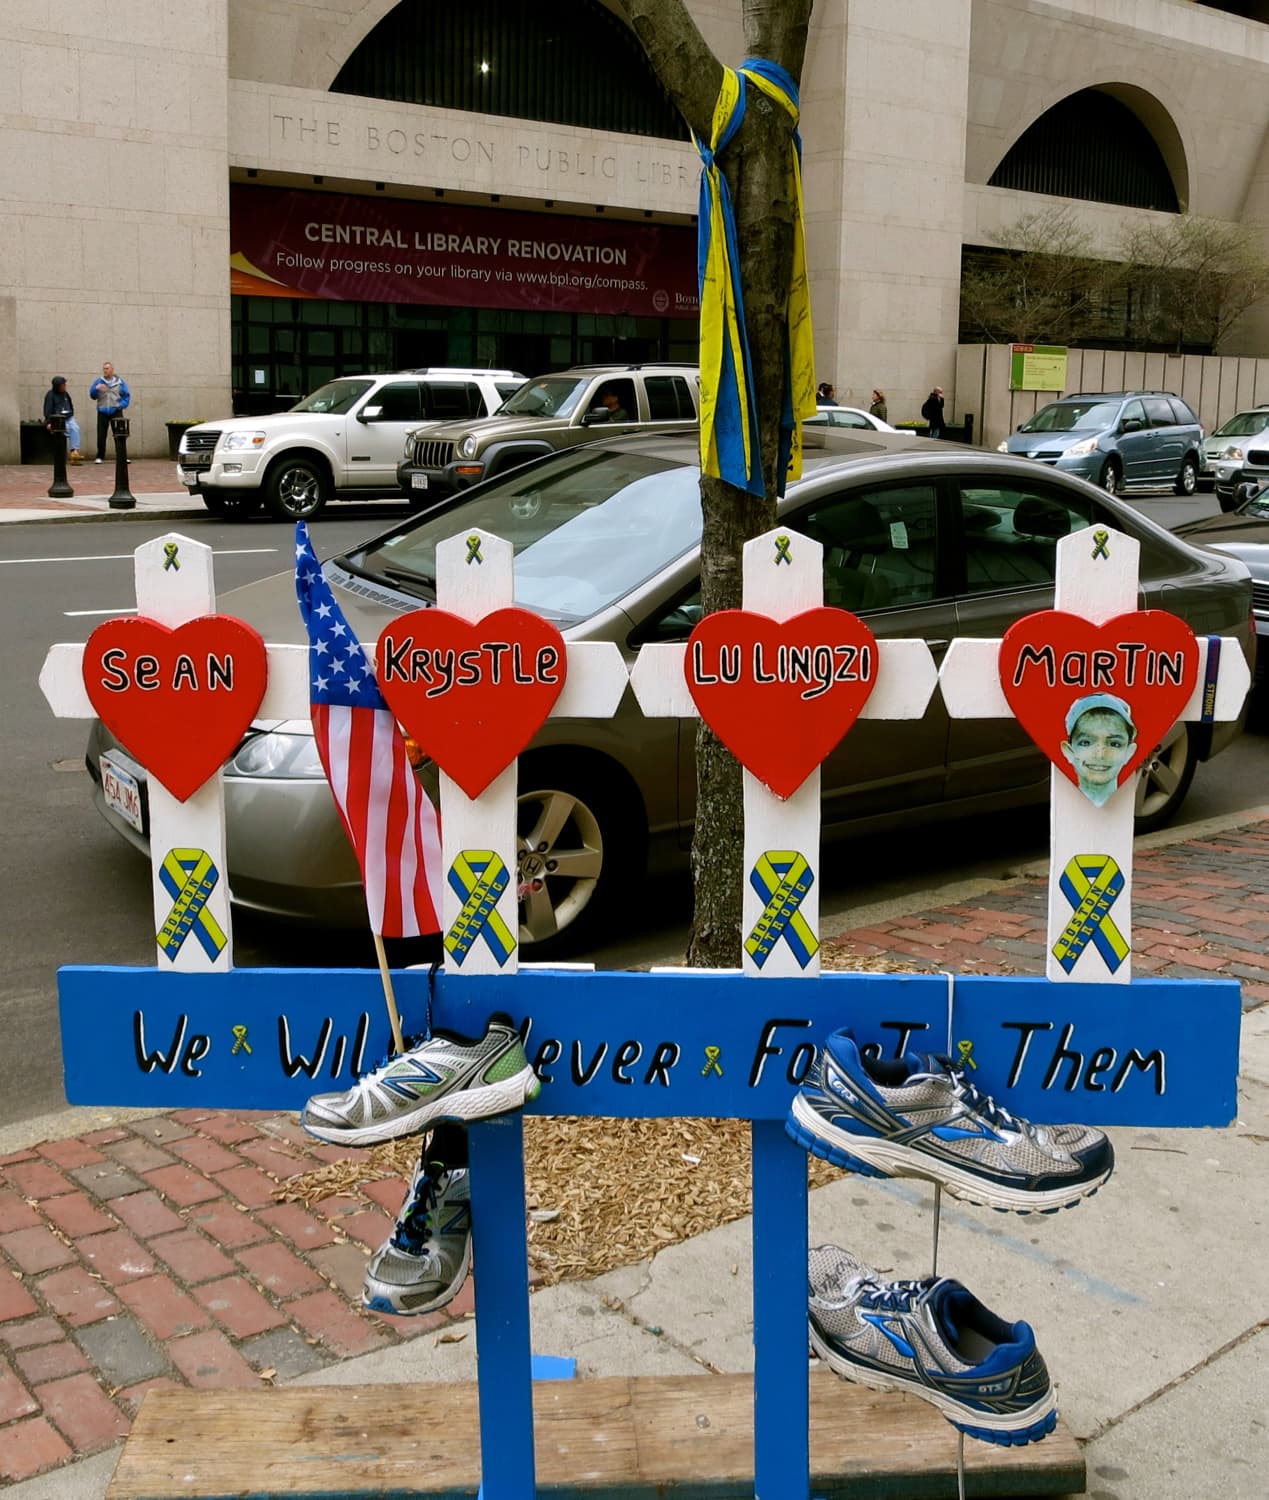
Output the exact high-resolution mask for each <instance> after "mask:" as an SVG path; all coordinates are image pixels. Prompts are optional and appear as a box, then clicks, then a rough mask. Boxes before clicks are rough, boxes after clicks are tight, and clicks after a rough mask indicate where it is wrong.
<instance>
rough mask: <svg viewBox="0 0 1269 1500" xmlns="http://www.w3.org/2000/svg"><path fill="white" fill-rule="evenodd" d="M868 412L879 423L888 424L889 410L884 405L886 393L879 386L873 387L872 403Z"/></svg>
mask: <svg viewBox="0 0 1269 1500" xmlns="http://www.w3.org/2000/svg"><path fill="white" fill-rule="evenodd" d="M868 411H869V413H870V415H872V416H874V417H876V419H877V420H878V421H879V422H888V421H889V420H890V408H889V407H888V406H887V405H886V393H885V391H883V390H882V389H881V387H880V386H874V387H873V392H872V402H871V404H870V405H869V407H868Z"/></svg>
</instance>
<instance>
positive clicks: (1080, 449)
mask: <svg viewBox="0 0 1269 1500" xmlns="http://www.w3.org/2000/svg"><path fill="white" fill-rule="evenodd" d="M1096 452H1097V439H1096V438H1095V437H1092V438H1085V439H1084V441H1083V442H1082V443H1072V444H1071V446H1070V447H1069V448H1063V450H1062V457H1063V458H1083V457H1084V456H1085V455H1086V454H1089V453H1096Z"/></svg>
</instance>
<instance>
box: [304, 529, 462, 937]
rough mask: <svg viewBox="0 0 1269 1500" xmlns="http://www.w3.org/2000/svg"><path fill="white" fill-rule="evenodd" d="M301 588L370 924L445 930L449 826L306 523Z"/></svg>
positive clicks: (386, 930) (329, 764) (335, 782)
mask: <svg viewBox="0 0 1269 1500" xmlns="http://www.w3.org/2000/svg"><path fill="white" fill-rule="evenodd" d="M295 592H296V594H297V595H298V596H299V601H300V614H301V615H302V616H303V617H304V625H305V628H306V629H307V631H308V638H309V653H308V662H309V697H310V701H311V704H312V714H313V734H314V736H315V737H316V740H317V750H318V754H319V755H320V756H321V758H322V765H323V766H325V768H326V776H327V779H328V780H329V781H330V787H331V791H332V792H333V793H334V797H335V805H336V807H338V808H339V816H340V818H341V819H342V821H343V824H344V831H345V832H346V833H347V835H348V837H349V839H350V840H351V842H352V846H353V848H354V849H355V850H356V851H357V863H358V864H359V865H360V866H361V873H362V878H363V880H364V882H365V887H366V906H367V907H368V909H369V911H370V925H371V928H372V929H373V930H374V931H375V932H377V933H379V934H380V935H381V936H383V937H418V936H420V935H422V934H424V933H431V932H439V931H440V926H441V924H440V920H439V913H440V901H439V899H438V898H439V892H440V888H441V886H440V881H441V830H440V820H439V818H438V817H437V813H436V808H435V807H433V805H432V803H431V801H430V800H429V798H428V796H427V794H426V792H425V791H424V790H423V787H422V785H421V784H420V782H419V779H418V777H417V776H416V775H415V774H414V770H413V768H412V767H411V765H410V761H409V758H408V756H407V754H406V745H405V740H404V738H403V737H402V734H401V731H400V729H399V728H398V727H397V722H396V720H395V719H394V718H393V716H392V713H391V711H390V710H389V708H388V706H387V704H386V703H385V702H384V700H383V697H382V695H381V694H380V692H379V685H378V683H377V682H376V681H375V668H374V660H373V656H372V655H367V652H366V649H365V647H363V646H362V645H361V644H360V643H359V642H358V640H357V637H356V636H355V635H354V634H353V632H352V629H351V627H350V626H349V625H348V622H347V621H346V620H345V619H344V616H343V613H342V612H341V610H340V608H339V605H338V604H337V603H336V602H335V596H334V594H332V593H331V588H330V584H328V583H327V582H326V579H325V577H324V576H323V573H322V565H321V563H320V562H318V560H317V554H316V553H315V552H314V551H313V546H312V543H311V542H310V541H309V535H308V527H307V526H306V525H305V523H304V522H303V521H299V522H297V523H296V527H295Z"/></svg>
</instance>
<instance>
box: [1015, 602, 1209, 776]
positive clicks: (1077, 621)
mask: <svg viewBox="0 0 1269 1500" xmlns="http://www.w3.org/2000/svg"><path fill="white" fill-rule="evenodd" d="M1200 655H1201V652H1200V650H1199V643H1198V641H1197V640H1196V639H1195V637H1194V632H1193V631H1192V630H1191V629H1190V627H1189V626H1188V625H1187V624H1186V623H1185V621H1184V620H1181V619H1178V618H1177V616H1176V615H1172V614H1169V613H1168V612H1167V611H1166V610H1162V609H1140V610H1133V611H1132V612H1131V613H1129V614H1124V615H1116V616H1115V618H1114V619H1112V620H1106V621H1105V622H1103V623H1102V624H1101V625H1095V624H1094V623H1093V622H1092V621H1091V620H1086V619H1084V618H1083V617H1082V616H1080V615H1072V614H1067V613H1066V612H1065V611H1063V610H1057V609H1047V610H1041V611H1039V612H1038V613H1037V614H1034V615H1027V616H1025V617H1024V618H1023V619H1021V620H1018V621H1016V622H1015V623H1014V624H1013V625H1011V626H1010V627H1009V629H1008V630H1007V631H1006V632H1005V635H1004V639H1003V640H1002V641H1001V643H1000V686H1001V689H1002V690H1003V692H1004V695H1005V699H1006V701H1007V702H1008V704H1009V707H1010V708H1011V709H1012V710H1013V713H1014V716H1015V717H1016V718H1017V720H1018V722H1019V723H1020V724H1021V725H1022V727H1023V729H1025V730H1026V732H1027V733H1028V734H1029V735H1030V736H1031V738H1032V739H1033V740H1034V741H1035V743H1036V744H1037V745H1038V746H1039V747H1040V749H1041V750H1043V751H1044V753H1045V755H1047V756H1048V758H1049V759H1050V760H1051V761H1052V762H1053V764H1054V765H1055V766H1056V767H1057V768H1058V770H1059V771H1061V773H1062V774H1063V776H1065V777H1066V778H1067V779H1068V780H1069V781H1071V782H1072V783H1074V785H1076V786H1078V787H1080V789H1081V790H1082V791H1085V792H1086V793H1088V794H1090V795H1093V800H1094V801H1098V800H1101V799H1099V798H1098V797H1097V796H1096V795H1095V789H1093V790H1090V788H1091V787H1092V783H1091V782H1089V783H1088V784H1083V783H1082V782H1081V777H1080V773H1079V771H1078V770H1077V766H1076V763H1075V762H1073V760H1072V758H1071V750H1070V749H1069V748H1068V749H1067V750H1064V749H1063V746H1064V745H1067V746H1068V747H1070V746H1071V739H1070V736H1071V733H1072V730H1073V729H1074V728H1078V726H1079V718H1080V716H1081V715H1082V713H1083V712H1084V711H1094V712H1098V711H1099V712H1100V713H1101V715H1102V719H1103V727H1105V724H1106V716H1107V715H1108V714H1109V715H1114V716H1116V717H1117V718H1118V719H1119V720H1120V721H1123V719H1124V712H1123V711H1124V709H1126V710H1127V722H1126V724H1124V725H1123V726H1122V732H1121V733H1120V736H1119V738H1120V740H1121V741H1122V740H1126V741H1127V743H1128V744H1132V743H1133V742H1135V744H1136V749H1135V751H1133V752H1132V754H1131V756H1127V757H1126V758H1124V760H1123V764H1122V765H1121V766H1120V765H1116V767H1115V768H1114V770H1113V773H1112V771H1111V770H1109V769H1108V768H1107V766H1106V765H1103V766H1102V767H1101V768H1100V772H1098V773H1097V774H1100V775H1101V776H1102V777H1106V776H1108V775H1111V774H1113V776H1114V784H1115V786H1117V787H1118V786H1122V785H1123V784H1124V782H1125V781H1126V780H1127V779H1128V778H1129V777H1130V776H1131V775H1132V774H1133V772H1134V771H1136V770H1137V768H1138V767H1139V766H1140V765H1142V763H1143V762H1144V761H1145V760H1146V759H1147V758H1148V757H1149V756H1150V755H1151V753H1152V752H1153V751H1154V749H1155V747H1156V746H1157V745H1159V744H1160V743H1162V741H1163V738H1164V736H1165V735H1166V734H1167V732H1168V730H1169V729H1171V728H1172V726H1173V724H1175V723H1176V721H1177V719H1179V718H1180V716H1181V711H1182V709H1184V707H1185V705H1186V703H1187V702H1188V701H1189V699H1190V696H1191V694H1192V693H1193V692H1194V687H1195V683H1196V682H1197V681H1198V672H1199V658H1200ZM1073 716H1074V718H1073ZM1068 720H1071V721H1072V722H1071V723H1068ZM1112 727H1113V726H1112ZM1106 753H1107V754H1110V753H1111V752H1109V751H1107V752H1106ZM1085 780H1086V781H1087V780H1088V778H1087V775H1086V778H1085Z"/></svg>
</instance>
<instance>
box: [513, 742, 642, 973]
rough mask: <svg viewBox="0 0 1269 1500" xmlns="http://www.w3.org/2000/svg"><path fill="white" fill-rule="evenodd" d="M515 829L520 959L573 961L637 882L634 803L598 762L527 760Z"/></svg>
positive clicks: (638, 817)
mask: <svg viewBox="0 0 1269 1500" xmlns="http://www.w3.org/2000/svg"><path fill="white" fill-rule="evenodd" d="M516 824H517V826H516V841H517V859H516V881H517V884H518V886H519V888H520V891H521V893H522V895H521V900H520V908H519V910H520V944H521V952H522V955H523V957H524V958H525V959H527V960H530V961H533V960H537V959H546V958H552V957H556V956H559V955H562V954H565V953H575V952H577V951H578V950H579V949H580V948H583V947H585V946H586V945H587V944H588V943H590V942H592V941H593V940H594V939H595V938H596V937H597V936H598V935H599V934H601V933H602V932H603V931H604V929H605V927H606V925H607V924H608V923H610V922H611V921H612V920H613V918H614V917H615V915H616V913H617V911H618V909H619V906H620V903H621V899H622V897H623V896H624V895H626V894H627V893H628V892H629V891H630V890H631V889H632V888H633V886H635V885H636V884H637V882H638V881H639V880H640V879H641V878H642V875H643V866H644V859H645V855H646V844H647V834H646V829H645V826H644V821H643V815H642V805H641V802H640V798H639V795H638V793H637V791H636V790H635V788H634V787H633V786H632V785H631V783H630V781H629V780H628V778H627V777H626V776H625V775H624V773H623V772H621V771H620V770H618V769H617V768H616V767H615V766H612V765H611V764H606V763H604V762H602V761H600V760H598V759H597V758H592V757H589V756H588V757H576V758H573V757H569V756H568V755H567V754H562V755H560V754H557V755H552V754H551V753H550V752H549V751H543V752H539V753H537V754H533V755H526V756H524V757H522V758H521V761H520V770H519V790H518V796H517V819H516Z"/></svg>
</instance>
